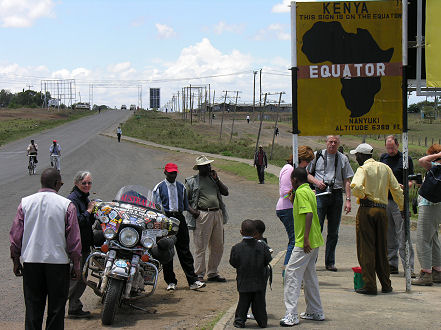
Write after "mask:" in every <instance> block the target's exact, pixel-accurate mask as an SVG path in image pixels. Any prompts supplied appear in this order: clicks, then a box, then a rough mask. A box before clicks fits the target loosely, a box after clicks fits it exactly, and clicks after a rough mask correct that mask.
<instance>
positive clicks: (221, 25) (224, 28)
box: [214, 21, 245, 34]
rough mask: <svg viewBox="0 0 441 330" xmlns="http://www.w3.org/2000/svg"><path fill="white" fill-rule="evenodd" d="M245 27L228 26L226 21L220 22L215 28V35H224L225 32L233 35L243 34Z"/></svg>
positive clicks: (240, 25) (237, 25) (241, 25)
mask: <svg viewBox="0 0 441 330" xmlns="http://www.w3.org/2000/svg"><path fill="white" fill-rule="evenodd" d="M244 28H245V26H244V25H243V24H227V23H225V22H224V21H219V23H217V24H216V25H215V26H214V33H216V34H222V33H224V32H231V33H242V32H243V30H244Z"/></svg>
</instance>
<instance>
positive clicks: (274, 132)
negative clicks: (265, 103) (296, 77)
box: [270, 92, 285, 160]
mask: <svg viewBox="0 0 441 330" xmlns="http://www.w3.org/2000/svg"><path fill="white" fill-rule="evenodd" d="M282 94H285V92H280V95H279V105H278V107H277V110H276V123H275V124H274V131H273V143H271V152H270V160H271V159H273V148H274V139H275V137H276V129H277V122H278V121H279V110H280V102H281V101H282Z"/></svg>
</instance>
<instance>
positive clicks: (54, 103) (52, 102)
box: [47, 99, 60, 107]
mask: <svg viewBox="0 0 441 330" xmlns="http://www.w3.org/2000/svg"><path fill="white" fill-rule="evenodd" d="M59 105H60V100H59V99H50V100H49V101H48V102H47V106H48V107H58V106H59Z"/></svg>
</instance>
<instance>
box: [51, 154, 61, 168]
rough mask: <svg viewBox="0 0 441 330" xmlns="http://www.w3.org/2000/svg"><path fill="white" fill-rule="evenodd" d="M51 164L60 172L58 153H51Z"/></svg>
mask: <svg viewBox="0 0 441 330" xmlns="http://www.w3.org/2000/svg"><path fill="white" fill-rule="evenodd" d="M51 166H52V167H53V168H55V169H56V170H58V172H60V155H56V154H52V155H51Z"/></svg>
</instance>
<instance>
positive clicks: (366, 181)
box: [351, 143, 404, 295]
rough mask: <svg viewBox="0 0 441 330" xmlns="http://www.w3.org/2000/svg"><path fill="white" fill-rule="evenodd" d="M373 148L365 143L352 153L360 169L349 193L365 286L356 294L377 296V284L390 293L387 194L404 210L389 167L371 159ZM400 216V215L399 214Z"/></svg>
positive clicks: (397, 185) (397, 186) (395, 181)
mask: <svg viewBox="0 0 441 330" xmlns="http://www.w3.org/2000/svg"><path fill="white" fill-rule="evenodd" d="M372 153H373V148H372V146H371V145H369V144H367V143H362V144H360V145H359V146H358V147H357V148H356V149H354V150H351V154H352V155H355V157H356V160H357V163H358V164H359V165H360V167H359V168H358V169H357V172H356V173H355V175H354V178H353V179H352V182H351V189H352V194H353V195H354V196H355V197H357V199H358V200H357V201H358V203H359V204H360V207H359V208H358V212H357V218H356V236H357V256H358V262H359V263H360V266H361V275H362V277H363V281H364V283H365V286H364V287H363V288H360V289H357V290H355V292H357V293H361V294H369V295H376V294H377V281H376V278H375V273H376V274H377V276H378V279H379V280H380V283H381V292H383V293H389V292H392V286H391V281H390V272H389V261H388V259H387V213H386V207H387V203H388V193H389V191H390V192H391V194H392V197H393V199H394V201H395V202H396V203H397V205H398V207H399V208H400V210H401V211H402V210H403V205H404V202H403V201H404V197H403V191H402V190H401V188H400V185H399V183H398V181H397V179H396V178H395V176H394V174H393V172H392V170H391V168H390V167H389V166H387V165H386V164H384V163H381V162H377V161H375V160H374V159H373V158H372ZM402 216H403V213H402Z"/></svg>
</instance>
